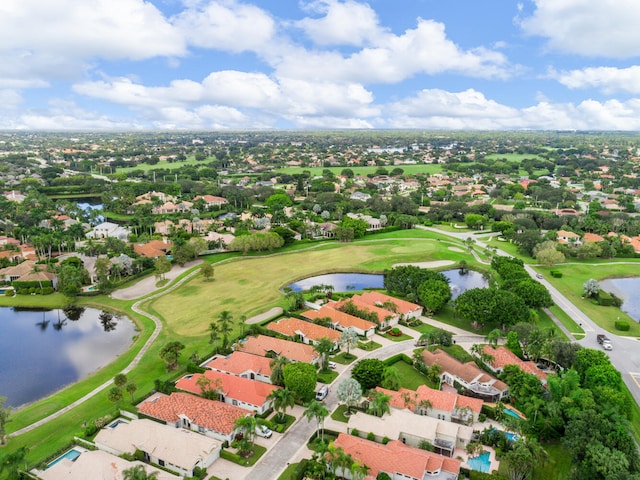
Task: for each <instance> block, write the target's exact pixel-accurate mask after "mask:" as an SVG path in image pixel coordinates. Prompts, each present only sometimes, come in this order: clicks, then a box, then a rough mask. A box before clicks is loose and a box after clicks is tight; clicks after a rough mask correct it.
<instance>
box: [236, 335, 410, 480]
mask: <svg viewBox="0 0 640 480" xmlns="http://www.w3.org/2000/svg"><path fill="white" fill-rule="evenodd" d="M413 343H414V339H411V340H405V341H404V342H397V343H393V344H391V345H387V346H383V347H382V348H379V349H377V350H374V351H373V352H369V353H367V354H366V355H362V356H361V357H359V359H358V360H362V359H364V358H377V359H380V360H382V359H385V358H388V357H390V356H392V355H396V354H398V353H402V352H406V351H409V352H411V351H412V350H413V348H414V345H413ZM354 364H355V362H354V363H352V364H351V365H350V366H349V367H348V368H347V369H345V370H344V371H343V372H342V373H341V374H340V375H339V376H338V377H337V378H336V380H334V382H333V383H332V388H331V390H330V392H329V395H327V397H326V398H325V400H324V402H325V405H326V407H327V410H329V412H333V410H335V408H336V407H337V406H338V398H337V396H336V392H335V391H336V390H337V385H338V384H339V383H340V382H341V381H342V380H344V379H345V378H347V377H349V376H350V375H351V369H352V368H353V365H354ZM317 428H318V426H317V423H316V422H315V421H311V422H308V421H307V420H306V419H305V418H304V417H303V418H301V419H299V420H298V421H297V422H296V423H294V424H293V425H292V426H291V427H290V428H289V430H288V431H287V433H286V434H285V435H284V436H283V437H282V439H281V440H280V441H279V442H278V443H277V444H276V445H275V446H274V448H272V449H271V450H269V451H268V452H267V453H266V454H265V455H264V456H263V457H262V458H261V459H260V461H259V462H258V463H256V465H255V467H254V469H253V471H252V472H251V475H250V476H249V477H248V478H251V480H273V479H275V478H278V476H279V475H280V474H281V473H282V471H283V470H284V469H285V468H286V467H287V465H288V464H289V461H290V459H291V458H294V457H295V456H296V453H297V452H298V451H299V450H300V449H301V448H305V446H306V444H307V441H308V440H309V437H310V436H311V435H312V434H313V432H314V431H315V430H317Z"/></svg>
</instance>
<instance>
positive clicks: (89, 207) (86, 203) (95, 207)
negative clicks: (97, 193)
mask: <svg viewBox="0 0 640 480" xmlns="http://www.w3.org/2000/svg"><path fill="white" fill-rule="evenodd" d="M76 204H77V205H78V208H80V209H81V210H82V211H83V212H84V213H86V214H87V215H91V212H92V211H95V212H96V214H97V213H98V212H102V207H103V205H102V203H101V202H100V199H99V198H79V199H77V201H76ZM96 220H97V221H98V222H104V217H103V216H102V215H97V216H96Z"/></svg>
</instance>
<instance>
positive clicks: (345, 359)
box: [331, 352, 358, 365]
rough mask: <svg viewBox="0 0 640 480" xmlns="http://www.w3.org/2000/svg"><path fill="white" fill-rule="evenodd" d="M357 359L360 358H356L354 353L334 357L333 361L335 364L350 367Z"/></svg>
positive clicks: (343, 353)
mask: <svg viewBox="0 0 640 480" xmlns="http://www.w3.org/2000/svg"><path fill="white" fill-rule="evenodd" d="M356 358H358V357H357V356H355V355H354V354H353V353H349V354H348V355H347V352H340V353H339V354H337V355H334V356H333V357H331V360H333V361H334V362H336V363H339V364H341V365H349V364H350V363H352V362H353V361H354V360H355V359H356Z"/></svg>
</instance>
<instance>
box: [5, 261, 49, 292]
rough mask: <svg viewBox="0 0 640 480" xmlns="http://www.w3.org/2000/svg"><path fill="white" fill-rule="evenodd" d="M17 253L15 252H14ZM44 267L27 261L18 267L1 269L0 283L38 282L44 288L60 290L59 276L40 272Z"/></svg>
mask: <svg viewBox="0 0 640 480" xmlns="http://www.w3.org/2000/svg"><path fill="white" fill-rule="evenodd" d="M13 253H15V252H13ZM43 267H44V266H43V265H37V264H36V262H35V261H33V260H27V261H25V262H22V263H19V264H18V265H11V266H9V267H5V268H2V269H0V281H1V282H5V283H7V284H11V283H13V282H38V283H40V284H41V285H42V286H43V287H53V289H54V290H55V289H57V288H58V275H56V274H55V273H52V272H46V271H44V270H40V269H41V268H43Z"/></svg>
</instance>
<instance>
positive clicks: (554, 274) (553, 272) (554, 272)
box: [551, 270, 562, 278]
mask: <svg viewBox="0 0 640 480" xmlns="http://www.w3.org/2000/svg"><path fill="white" fill-rule="evenodd" d="M551 276H552V277H553V278H562V272H559V271H557V270H551Z"/></svg>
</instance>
